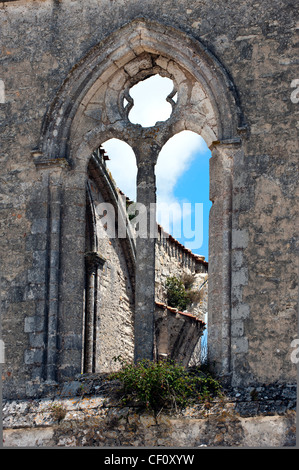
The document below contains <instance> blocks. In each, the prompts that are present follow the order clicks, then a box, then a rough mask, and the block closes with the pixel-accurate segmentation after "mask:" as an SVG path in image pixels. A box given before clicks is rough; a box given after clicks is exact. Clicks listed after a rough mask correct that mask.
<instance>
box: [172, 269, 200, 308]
mask: <svg viewBox="0 0 299 470" xmlns="http://www.w3.org/2000/svg"><path fill="white" fill-rule="evenodd" d="M193 284H194V277H193V276H192V274H183V275H182V277H181V278H180V279H179V278H177V277H175V276H172V277H168V278H167V280H166V283H165V287H166V291H167V303H168V305H169V306H170V307H174V308H178V309H179V310H182V311H184V310H186V309H187V307H188V305H191V304H192V303H197V302H199V301H200V300H201V292H200V291H196V290H193V289H192V286H193Z"/></svg>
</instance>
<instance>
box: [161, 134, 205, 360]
mask: <svg viewBox="0 0 299 470" xmlns="http://www.w3.org/2000/svg"><path fill="white" fill-rule="evenodd" d="M210 157H211V151H210V150H209V148H208V147H207V145H206V143H205V141H204V139H203V138H202V137H201V136H200V135H198V134H196V133H195V132H192V131H182V132H180V133H178V134H176V135H175V136H173V137H172V138H171V139H169V141H168V142H167V143H166V144H165V146H164V147H163V148H162V150H161V152H160V154H159V158H158V162H157V165H156V178H157V221H158V223H159V224H160V225H161V227H162V228H163V233H165V232H166V237H168V234H169V235H171V237H173V238H174V239H175V240H176V241H177V242H178V243H175V244H174V243H171V242H170V241H167V240H166V241H165V240H164V241H163V242H162V244H163V245H164V247H163V248H162V251H164V250H165V246H166V247H167V248H166V249H167V250H172V253H173V252H175V253H176V255H175V257H176V258H177V260H178V262H177V264H176V263H173V265H172V268H171V270H172V272H171V273H169V274H168V277H171V276H172V275H174V276H176V277H177V278H179V279H182V280H184V282H185V285H186V289H189V288H190V285H188V282H189V283H190V280H191V279H192V291H193V292H194V294H192V295H193V300H194V301H193V302H192V303H191V304H189V305H188V307H186V309H187V310H190V311H191V313H193V314H196V316H198V318H199V319H200V320H202V321H204V322H205V323H206V324H207V319H208V272H207V271H208V269H207V262H208V257H209V251H208V246H209V240H208V239H209V211H210V208H211V205H212V203H211V201H210V200H209V158H210ZM164 231H165V232H164ZM168 240H172V239H171V238H169V237H168ZM160 243H161V242H160ZM158 245H159V241H158ZM187 250H191V251H190V252H189V253H190V254H188V251H187ZM201 258H204V259H203V261H201ZM188 280H189V281H188ZM187 281H188V282H187ZM195 292H197V294H195ZM162 295H163V293H162ZM206 360H207V330H205V332H204V334H203V336H202V338H201V340H200V345H199V347H198V348H195V351H194V354H193V357H192V359H191V361H192V363H202V362H205V361H206Z"/></svg>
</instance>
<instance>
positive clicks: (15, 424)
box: [3, 376, 296, 457]
mask: <svg viewBox="0 0 299 470" xmlns="http://www.w3.org/2000/svg"><path fill="white" fill-rule="evenodd" d="M105 387H107V388H105ZM253 392H254V393H253ZM276 392H277V389H274V388H273V389H272V390H271V388H264V389H262V388H261V389H259V390H255V389H252V388H251V389H248V390H246V391H245V390H244V389H243V390H241V393H240V391H238V390H237V389H236V390H232V391H231V393H230V395H228V396H226V397H225V398H221V399H216V400H214V401H212V402H211V403H210V404H209V407H208V408H207V407H206V406H205V405H204V404H198V405H195V406H193V407H187V408H185V409H184V410H182V411H177V412H175V411H174V410H162V411H161V412H160V413H159V414H158V416H154V415H153V413H151V412H146V411H140V410H139V409H138V408H136V407H135V408H134V407H129V406H120V404H119V402H118V400H117V399H116V398H115V396H114V397H113V393H111V386H110V385H108V386H107V384H106V385H104V383H103V381H102V379H101V378H100V377H96V376H93V377H92V376H89V378H84V377H81V378H79V379H78V380H77V381H74V382H70V383H66V384H64V386H63V387H61V388H60V390H57V391H56V393H55V395H54V396H50V397H47V398H43V399H40V400H30V401H25V400H13V401H6V402H5V403H4V408H3V428H4V430H3V438H4V443H3V445H4V448H13V447H16V448H18V447H25V448H26V447H32V448H39V447H51V448H68V447H71V448H80V447H91V448H96V447H105V448H106V452H107V453H109V454H111V453H113V451H114V452H115V454H117V455H120V456H122V455H130V452H129V451H130V450H131V451H134V450H135V449H137V450H138V449H139V450H140V451H143V452H144V448H151V449H152V450H151V452H152V453H153V454H156V453H161V452H162V451H163V447H164V448H165V447H166V448H167V451H168V453H173V452H174V450H175V449H178V451H177V452H179V451H182V452H188V453H189V454H192V453H194V452H195V453H196V450H197V449H199V448H203V447H207V448H223V447H224V448H225V447H233V448H246V447H252V448H269V449H275V448H278V447H290V448H292V447H294V446H295V445H296V419H295V417H296V414H295V411H294V407H295V403H296V389H295V388H294V387H293V388H292V387H291V388H290V387H289V389H288V390H287V388H284V389H281V393H280V396H279V397H277V396H275V394H276ZM271 401H272V403H271ZM274 410H275V411H274ZM124 447H127V448H128V449H127V450H126V452H128V454H124V452H123V450H122V448H124ZM116 448H118V449H116ZM119 448H120V449H121V450H120V449H119ZM144 456H145V454H143V457H144Z"/></svg>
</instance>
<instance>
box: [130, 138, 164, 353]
mask: <svg viewBox="0 0 299 470" xmlns="http://www.w3.org/2000/svg"><path fill="white" fill-rule="evenodd" d="M141 143H142V141H141ZM153 144H154V143H152V144H151V145H145V144H144V142H143V143H142V145H140V147H139V148H138V149H137V151H136V150H135V154H136V157H137V166H138V173H137V202H138V203H140V204H143V205H144V206H145V208H146V221H147V229H146V234H143V235H145V236H142V237H140V236H137V238H136V287H135V362H138V361H139V360H142V359H149V360H152V359H153V354H154V310H155V242H156V238H155V235H156V230H153V228H154V229H156V227H155V223H156V209H155V203H156V177H155V163H156V161H157V157H158V152H159V150H157V149H156V148H155V145H153Z"/></svg>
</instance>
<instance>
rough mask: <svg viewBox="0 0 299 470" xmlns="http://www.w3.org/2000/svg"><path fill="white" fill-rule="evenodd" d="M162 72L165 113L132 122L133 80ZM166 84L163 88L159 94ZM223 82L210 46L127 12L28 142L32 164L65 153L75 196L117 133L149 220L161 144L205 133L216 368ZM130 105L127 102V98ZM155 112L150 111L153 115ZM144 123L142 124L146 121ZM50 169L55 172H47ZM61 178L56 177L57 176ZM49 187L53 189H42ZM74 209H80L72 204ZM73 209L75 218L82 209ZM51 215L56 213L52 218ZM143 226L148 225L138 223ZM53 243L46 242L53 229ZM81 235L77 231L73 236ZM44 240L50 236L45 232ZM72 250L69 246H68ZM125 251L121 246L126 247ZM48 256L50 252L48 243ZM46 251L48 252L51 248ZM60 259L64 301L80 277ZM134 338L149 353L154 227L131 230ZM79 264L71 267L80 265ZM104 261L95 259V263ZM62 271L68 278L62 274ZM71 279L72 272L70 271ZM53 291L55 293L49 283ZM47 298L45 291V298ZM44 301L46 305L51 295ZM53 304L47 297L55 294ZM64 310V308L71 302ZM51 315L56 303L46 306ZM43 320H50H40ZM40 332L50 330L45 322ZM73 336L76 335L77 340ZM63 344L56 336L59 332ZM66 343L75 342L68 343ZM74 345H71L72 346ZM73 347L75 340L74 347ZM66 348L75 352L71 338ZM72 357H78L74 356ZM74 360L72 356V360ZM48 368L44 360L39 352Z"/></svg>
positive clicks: (67, 223)
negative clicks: (127, 19)
mask: <svg viewBox="0 0 299 470" xmlns="http://www.w3.org/2000/svg"><path fill="white" fill-rule="evenodd" d="M158 77H161V79H163V80H165V79H166V78H167V79H168V80H169V81H170V83H171V87H170V88H169V90H167V92H166V93H165V95H166V96H165V95H164V96H163V101H166V104H167V105H170V108H169V110H170V109H171V112H170V111H168V114H167V115H165V116H164V117H162V120H161V117H158V118H156V117H155V118H154V119H153V120H154V121H155V120H156V119H158V124H156V122H155V123H154V124H152V122H150V123H149V124H148V123H145V124H143V125H142V124H141V125H140V124H135V123H134V117H132V116H134V115H131V111H132V113H133V110H134V107H135V100H136V105H137V101H138V99H136V98H135V99H134V98H133V97H132V96H131V94H132V95H134V86H139V85H140V86H141V85H142V84H143V85H144V84H145V83H146V82H147V80H150V79H152V80H153V79H157V78H158ZM167 93H168V94H167ZM234 93H235V92H234V87H233V84H232V83H231V82H230V78H229V77H228V75H227V73H226V71H225V70H224V68H223V67H222V65H221V64H220V63H219V62H218V61H217V59H216V58H215V57H213V55H212V54H210V53H209V52H208V51H207V50H206V48H205V47H204V46H202V45H201V44H200V43H199V42H198V41H193V40H192V39H191V38H190V37H187V36H186V35H185V34H183V33H181V32H179V31H173V30H171V29H168V28H166V27H163V28H161V27H160V26H159V25H156V24H154V23H151V22H148V21H145V20H136V21H135V22H133V23H132V24H129V25H127V26H125V27H124V28H123V29H122V30H121V34H120V33H119V32H117V33H115V34H112V36H111V37H110V38H109V41H108V40H107V43H105V42H104V43H103V44H101V47H100V48H98V47H95V48H94V50H92V51H91V52H90V54H88V56H87V57H86V58H85V59H84V60H82V61H81V63H80V65H79V66H78V67H77V68H75V69H74V71H73V72H72V73H71V74H70V77H69V79H68V80H66V81H65V83H64V86H63V87H62V88H61V90H60V91H59V94H58V96H57V97H56V100H55V102H54V103H53V105H52V106H51V107H50V108H49V115H48V116H47V117H46V119H45V120H44V128H43V130H42V137H41V148H40V151H39V152H36V154H35V155H36V163H37V165H40V166H43V167H46V166H47V165H48V161H51V163H52V162H53V163H54V161H55V163H58V164H60V165H63V164H64V162H66V164H67V165H69V167H70V168H71V169H72V171H71V172H69V173H68V179H67V181H66V182H65V184H66V185H67V195H68V201H69V204H70V207H71V202H72V201H76V203H75V204H76V207H77V212H78V213H79V207H82V206H83V207H85V206H84V204H82V201H81V203H80V204H81V205H79V204H78V194H79V193H78V191H79V188H80V184H82V185H83V187H82V188H81V190H82V194H83V193H84V198H85V194H86V186H85V185H86V177H84V178H83V177H82V175H86V169H87V166H88V163H87V162H88V161H89V159H90V155H91V154H92V153H93V152H94V151H95V150H96V149H98V148H99V147H100V145H101V144H103V143H104V142H106V141H108V140H109V139H113V138H116V139H120V140H122V141H124V142H125V143H126V144H128V145H129V146H130V147H131V148H132V150H133V152H134V155H135V159H136V166H137V175H136V201H137V203H140V204H143V205H144V207H146V208H147V216H148V220H147V222H148V226H150V221H151V220H152V219H153V220H156V214H155V212H152V211H151V207H152V205H153V204H155V203H156V202H157V193H156V183H157V182H156V174H155V170H156V165H157V162H158V160H159V154H160V152H161V150H162V149H163V147H164V146H165V144H166V143H167V142H168V141H169V140H170V139H171V138H172V137H173V136H175V135H177V134H179V133H180V132H182V131H186V130H188V131H192V132H195V133H196V134H197V135H200V136H202V137H203V139H204V140H205V142H206V144H207V146H208V147H209V148H210V149H211V151H212V157H211V159H210V199H211V201H212V202H213V205H212V208H211V211H210V239H209V248H210V251H209V321H210V325H209V338H210V339H209V343H210V344H211V345H212V350H211V352H212V354H211V360H212V361H214V362H215V363H216V368H217V369H218V371H221V373H223V374H228V373H229V371H230V367H231V350H232V349H231V336H230V331H231V317H230V315H231V313H230V312H231V284H230V282H231V281H230V279H231V240H232V212H231V206H232V168H233V163H234V160H235V159H236V158H238V157H239V153H240V138H239V136H238V133H237V129H238V131H240V129H241V131H242V126H241V124H242V123H240V122H239V118H240V114H239V109H238V105H237V103H236V98H235V94H234ZM135 109H136V108H135ZM159 119H160V120H159ZM147 126H148V127H147ZM55 177H57V178H59V174H58V173H55ZM61 181H62V180H61ZM51 184H52V185H53V189H52V188H50V194H51V196H52V198H53V201H52V202H51V204H52V205H53V209H55V208H56V205H55V204H56V199H55V198H58V195H59V193H58V192H57V191H56V188H57V186H58V184H57V183H55V181H54V179H53V180H51ZM52 194H53V195H52ZM82 210H83V209H82ZM61 217H63V227H64V232H63V238H62V243H64V244H65V246H76V247H78V257H79V258H80V256H81V255H80V253H82V252H84V247H83V246H79V245H80V241H81V240H82V233H81V232H82V227H80V226H79V225H77V226H76V230H77V232H78V233H77V232H76V230H72V231H71V232H70V233H67V232H68V228H69V227H72V226H73V225H74V224H73V223H72V214H71V211H65V212H64V213H63V214H62V215H61ZM82 218H84V217H83V216H82ZM55 223H58V222H56V221H55ZM146 235H149V234H148V233H146ZM51 236H52V238H53V247H54V246H55V243H54V242H55V233H53V235H51ZM83 239H84V238H83ZM49 246H50V247H51V240H50V242H49ZM72 250H73V248H72ZM129 251H130V250H129ZM49 256H50V259H51V253H50V255H49ZM54 256H55V253H54V252H53V258H54ZM61 263H62V264H63V266H64V267H65V272H68V273H71V274H69V275H68V277H67V278H66V279H65V280H64V281H63V282H64V284H63V287H64V288H63V289H62V290H61V292H62V296H61V297H60V302H61V305H62V307H61V308H62V310H63V309H65V310H67V306H68V302H69V298H70V297H72V298H73V296H74V291H73V289H72V291H69V290H68V289H69V287H68V286H74V285H76V286H78V292H77V297H78V298H79V297H80V295H81V294H80V292H81V291H80V289H81V288H82V287H80V286H82V284H83V279H81V278H82V276H83V274H82V269H81V267H80V265H78V267H77V266H76V270H74V269H73V265H72V260H71V258H70V257H67V256H65V255H64V252H63V250H62V260H61ZM134 263H135V266H136V270H135V313H134V315H135V316H134V328H135V330H134V343H135V344H134V347H135V351H134V354H135V359H141V358H151V357H152V353H153V344H154V331H153V315H154V302H155V237H151V236H149V237H147V238H146V237H145V238H142V237H140V238H138V239H137V240H136V259H135V261H134ZM80 269H81V270H80ZM104 269H105V267H104ZM72 276H73V278H74V279H72ZM80 279H81V280H80ZM52 293H53V299H56V298H57V295H56V293H55V292H54V291H51V294H52ZM50 300H51V299H50ZM50 300H49V305H51V306H52V305H54V304H53V303H52V304H50ZM55 305H56V304H55ZM80 309H81V310H80V313H78V312H79V304H78V307H77V310H76V315H77V317H76V318H78V321H77V323H76V325H78V326H77V328H78V331H77V332H76V335H78V337H80V334H82V331H81V330H80V328H79V325H80V321H81V317H82V303H81V302H80ZM73 311H74V310H73ZM54 314H55V315H56V310H55V312H54V313H53V315H54ZM49 325H51V324H50V323H49ZM68 328H69V324H68V323H67V322H65V325H64V324H63V323H61V332H60V333H59V335H60V336H61V337H66V338H69V337H70V336H71V335H72V336H73V335H74V332H73V330H72V329H70V331H69V330H68ZM48 335H49V338H50V339H51V338H53V334H52V332H51V331H49V332H48ZM79 343H80V342H79V341H78V343H76V345H77V344H78V345H79ZM61 344H63V341H61ZM70 344H75V343H70ZM76 347H77V346H76ZM77 349H78V350H77ZM77 349H76V351H74V352H73V357H75V356H74V355H75V354H76V357H78V356H80V358H81V352H82V351H81V350H79V347H78V348H77ZM50 352H51V354H50V355H49V358H50V359H49V361H50V360H52V358H55V344H54V341H53V348H52V349H51V350H50ZM67 357H68V352H67V351H64V350H63V351H61V353H60V361H61V364H63V363H64V361H67ZM80 360H81V359H80ZM75 362H76V364H78V362H79V361H78V360H76V361H75ZM48 369H49V376H51V374H52V370H54V365H52V363H51V362H49V367H48ZM61 370H62V371H63V373H64V374H67V370H68V369H67V367H64V368H62V369H61Z"/></svg>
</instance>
